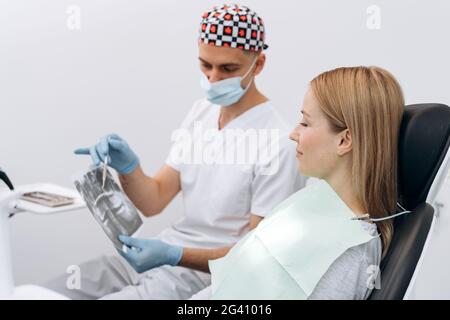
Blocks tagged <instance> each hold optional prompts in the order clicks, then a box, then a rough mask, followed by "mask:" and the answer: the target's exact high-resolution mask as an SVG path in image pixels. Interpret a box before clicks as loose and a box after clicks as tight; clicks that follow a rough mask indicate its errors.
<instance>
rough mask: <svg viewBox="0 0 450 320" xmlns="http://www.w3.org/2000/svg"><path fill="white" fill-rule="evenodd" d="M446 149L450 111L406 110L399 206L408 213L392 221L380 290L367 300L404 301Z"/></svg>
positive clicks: (436, 106)
mask: <svg viewBox="0 0 450 320" xmlns="http://www.w3.org/2000/svg"><path fill="white" fill-rule="evenodd" d="M449 145H450V108H449V107H448V106H446V105H442V104H416V105H411V106H407V107H406V108H405V114H404V117H403V122H402V125H401V129H400V135H399V155H398V156H399V157H398V196H399V203H400V204H401V205H402V206H403V207H405V208H406V209H408V210H410V211H412V212H411V213H409V214H407V215H403V216H400V217H398V218H396V219H395V220H394V236H393V239H392V242H391V245H390V248H389V251H388V253H387V255H386V257H385V258H384V259H383V261H382V263H381V288H380V289H375V290H373V292H372V295H371V296H370V298H369V299H371V300H393V299H397V300H399V299H403V297H404V295H405V293H406V290H407V289H408V286H409V283H410V281H411V278H412V276H413V274H414V270H415V268H416V265H417V262H418V261H419V258H420V256H421V254H422V250H423V246H424V244H425V241H426V239H427V236H428V232H429V230H430V226H431V222H432V221H433V215H434V210H433V208H432V207H431V206H430V205H429V204H427V203H426V198H427V195H428V192H429V191H430V188H431V185H432V184H433V181H434V179H435V177H436V174H437V172H438V170H439V167H440V166H441V164H442V162H443V161H444V158H445V156H446V154H447V151H448V149H449Z"/></svg>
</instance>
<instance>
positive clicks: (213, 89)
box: [200, 57, 258, 107]
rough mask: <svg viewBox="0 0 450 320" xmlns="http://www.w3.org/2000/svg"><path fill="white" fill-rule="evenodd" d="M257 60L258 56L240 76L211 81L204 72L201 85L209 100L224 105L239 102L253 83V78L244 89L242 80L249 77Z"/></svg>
mask: <svg viewBox="0 0 450 320" xmlns="http://www.w3.org/2000/svg"><path fill="white" fill-rule="evenodd" d="M257 60H258V57H256V58H255V60H254V61H253V63H252V66H251V67H250V69H249V70H248V71H247V72H246V73H245V75H243V76H240V77H234V78H229V79H225V80H221V81H217V82H214V83H210V82H209V80H208V77H207V76H206V75H204V74H202V78H201V80H200V86H201V88H202V89H203V90H204V91H205V94H206V98H207V99H208V101H209V102H211V103H214V104H218V105H220V106H222V107H228V106H231V105H233V104H235V103H236V102H238V101H239V100H240V99H241V98H242V97H243V96H244V94H245V93H246V92H247V91H248V89H249V88H250V86H251V85H252V83H253V78H252V81H250V83H249V84H248V85H247V87H246V88H245V89H243V88H242V86H241V82H242V80H244V79H245V78H247V76H248V75H249V74H250V72H251V71H252V70H253V67H254V66H255V64H256V61H257Z"/></svg>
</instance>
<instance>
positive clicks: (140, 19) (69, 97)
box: [0, 0, 450, 284]
mask: <svg viewBox="0 0 450 320" xmlns="http://www.w3.org/2000/svg"><path fill="white" fill-rule="evenodd" d="M214 4H221V2H216V1H198V0H197V1H174V0H164V1H162V0H160V1H156V0H147V1H143V0H133V1H125V0H77V1H75V0H73V1H66V0H53V1H50V0H28V1H23V0H9V1H8V0H0V108H1V113H2V116H1V119H2V122H1V124H0V155H1V157H0V166H1V167H2V168H3V169H5V170H6V171H7V172H8V174H9V175H10V177H11V179H12V180H13V182H14V183H15V184H17V185H20V184H26V183H35V182H41V181H42V182H44V181H45V182H54V183H58V184H61V185H64V186H68V187H71V186H72V184H71V180H70V176H71V175H72V174H73V173H76V172H78V171H80V170H83V169H85V168H86V167H87V166H88V165H89V163H90V162H89V159H88V158H87V157H84V158H83V157H77V156H74V155H73V153H72V152H73V150H74V149H75V148H77V147H81V146H89V145H91V144H93V143H95V141H96V140H98V139H99V138H100V137H101V136H103V135H105V134H107V133H111V132H116V133H119V134H120V135H122V136H123V137H125V138H126V139H127V140H128V142H129V143H130V144H131V145H132V147H133V148H134V149H135V151H136V152H137V153H138V154H139V156H140V159H141V162H142V165H143V167H144V169H145V171H146V172H147V173H149V174H153V173H155V172H156V170H158V169H159V168H160V166H161V165H162V164H163V161H164V160H165V158H166V156H167V152H168V150H169V146H170V135H171V132H172V130H174V129H175V128H177V126H178V125H179V123H180V121H181V120H182V118H183V117H184V115H185V114H186V112H187V111H188V110H189V108H190V107H191V105H192V103H193V101H194V100H196V99H198V98H200V97H201V91H200V89H199V70H198V62H197V41H196V40H197V30H198V27H199V22H200V17H201V14H202V13H203V12H204V11H205V10H206V9H208V8H209V7H211V6H212V5H214ZM245 4H247V5H248V6H249V7H251V8H252V9H254V10H255V11H257V12H258V13H259V14H260V15H261V16H262V17H263V19H264V20H265V23H266V28H267V42H268V44H269V45H270V48H269V50H268V51H267V66H266V69H265V70H264V72H263V74H262V75H261V76H260V77H259V78H258V80H257V83H258V85H259V87H260V88H261V89H262V91H263V92H264V93H265V94H266V95H267V96H269V97H270V98H271V99H272V100H273V102H274V103H275V104H276V106H277V107H278V108H279V109H280V111H281V112H282V114H284V115H285V116H286V118H288V119H289V122H290V123H291V124H292V125H294V124H295V122H296V121H297V117H298V116H297V115H298V111H299V107H300V104H301V101H302V98H303V95H304V93H305V90H306V88H307V84H308V82H309V81H310V80H311V79H312V78H313V77H314V76H315V75H317V74H319V73H320V72H322V71H325V70H328V69H331V68H335V67H339V66H355V65H378V66H381V67H384V68H386V69H388V70H389V71H391V72H392V73H393V74H394V75H395V76H396V77H397V78H398V79H399V81H400V83H401V84H402V86H403V89H404V92H405V96H406V100H407V103H421V102H441V103H446V104H449V103H450V86H449V82H448V74H449V71H450V58H449V57H450V45H449V40H448V39H449V30H450V2H449V1H446V0H441V1H439V0H432V1H417V0H416V1H411V0H408V1H406V0H403V1H400V0H397V1H392V0H390V1H387V0H386V1H381V0H380V1H365V0H352V1H350V0H346V1H332V0H329V1H325V0H320V1H298V0H292V1H288V0H278V1H261V0H259V1H256V0H248V1H246V2H245ZM70 5H77V6H78V7H79V8H80V10H81V29H80V30H71V29H69V28H68V27H67V20H68V19H69V14H68V13H67V12H66V10H67V9H68V7H69V6H70ZM371 5H377V6H378V7H379V8H380V9H381V29H379V30H371V29H369V28H368V27H367V19H368V18H369V17H370V15H369V14H367V12H366V11H367V8H368V7H369V6H371ZM182 211H183V208H182V202H181V201H180V198H179V197H178V198H177V199H176V200H175V201H174V202H173V203H172V204H171V205H170V206H169V207H168V208H167V209H166V210H165V212H164V213H163V214H162V215H160V216H158V217H155V218H152V219H149V220H148V221H147V224H146V227H145V231H146V234H147V235H152V234H155V233H157V232H158V231H159V230H161V229H162V228H164V227H165V226H167V225H168V224H169V223H171V222H172V221H174V219H177V218H178V217H180V216H181V215H182ZM11 222H12V226H11V227H12V241H13V260H14V270H15V277H16V281H17V283H19V284H22V283H40V282H42V281H45V280H46V279H48V278H49V277H51V276H53V275H56V274H59V273H63V272H65V270H66V268H67V267H68V266H69V265H72V264H77V263H79V262H81V261H83V260H86V259H89V258H93V257H96V256H98V255H101V254H109V253H114V250H113V248H112V245H111V243H110V242H109V240H108V239H107V238H106V236H105V235H104V234H103V232H102V231H101V229H100V227H99V226H98V225H97V224H96V223H95V221H94V219H93V218H92V216H91V215H90V213H89V212H88V211H87V210H80V211H77V212H71V213H65V214H61V215H57V216H45V217H42V216H33V215H29V214H27V215H22V216H17V217H16V218H14V219H13V220H12V221H11ZM447 230H448V228H447ZM447 258H448V257H447Z"/></svg>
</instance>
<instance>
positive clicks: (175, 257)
mask: <svg viewBox="0 0 450 320" xmlns="http://www.w3.org/2000/svg"><path fill="white" fill-rule="evenodd" d="M119 240H120V241H121V242H122V243H123V244H125V245H126V246H128V247H131V249H130V248H128V250H127V252H123V251H122V250H118V251H119V253H120V255H121V256H122V257H124V258H125V259H126V260H127V261H128V263H129V264H130V265H131V266H132V267H133V268H134V270H136V272H138V273H142V272H145V271H148V270H150V269H153V268H157V267H160V266H163V265H171V266H176V265H178V263H179V262H180V261H181V257H182V256H183V248H182V247H178V246H172V245H169V244H167V243H165V242H162V241H160V240H155V239H136V238H131V237H127V236H124V235H121V236H119Z"/></svg>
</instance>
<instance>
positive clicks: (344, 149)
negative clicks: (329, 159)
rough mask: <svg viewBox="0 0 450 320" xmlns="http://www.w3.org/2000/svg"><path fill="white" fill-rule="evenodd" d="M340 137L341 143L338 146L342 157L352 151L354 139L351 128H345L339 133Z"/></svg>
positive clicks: (338, 151)
mask: <svg viewBox="0 0 450 320" xmlns="http://www.w3.org/2000/svg"><path fill="white" fill-rule="evenodd" d="M338 138H339V145H338V148H337V153H338V155H339V156H341V157H342V156H344V155H345V154H347V153H349V152H350V151H352V149H353V141H352V135H351V133H350V130H348V129H345V130H344V131H342V132H341V133H339V134H338Z"/></svg>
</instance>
